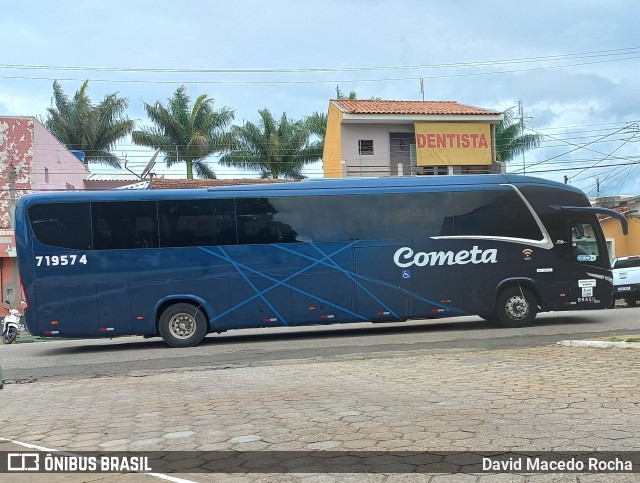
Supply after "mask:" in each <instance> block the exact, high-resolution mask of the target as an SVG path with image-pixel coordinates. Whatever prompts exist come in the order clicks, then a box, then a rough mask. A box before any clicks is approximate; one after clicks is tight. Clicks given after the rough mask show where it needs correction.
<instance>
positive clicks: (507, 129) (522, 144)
mask: <svg viewBox="0 0 640 483" xmlns="http://www.w3.org/2000/svg"><path fill="white" fill-rule="evenodd" d="M523 131H524V127H523V126H522V124H521V123H520V122H518V121H516V119H515V115H514V113H513V109H511V108H510V109H507V110H506V111H504V118H503V119H502V121H500V122H499V123H497V124H496V161H498V162H503V163H506V162H507V161H511V160H512V159H513V158H515V157H516V156H518V155H519V154H523V153H524V152H526V151H529V150H530V149H533V148H537V147H538V146H540V142H541V141H542V138H543V136H542V135H540V134H524V132H523Z"/></svg>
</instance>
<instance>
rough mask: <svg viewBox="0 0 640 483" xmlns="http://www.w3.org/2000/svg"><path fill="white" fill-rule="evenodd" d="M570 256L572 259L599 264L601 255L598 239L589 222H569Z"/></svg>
mask: <svg viewBox="0 0 640 483" xmlns="http://www.w3.org/2000/svg"><path fill="white" fill-rule="evenodd" d="M571 257H572V258H573V260H575V261H578V262H583V263H589V264H593V265H597V266H600V265H601V264H602V263H601V256H600V250H599V249H598V240H597V238H596V234H595V230H594V228H593V225H591V223H588V222H585V223H582V222H574V223H572V224H571Z"/></svg>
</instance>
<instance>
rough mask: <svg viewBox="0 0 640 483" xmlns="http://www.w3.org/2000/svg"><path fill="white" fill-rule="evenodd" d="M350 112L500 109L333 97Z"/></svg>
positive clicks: (485, 111)
mask: <svg viewBox="0 0 640 483" xmlns="http://www.w3.org/2000/svg"><path fill="white" fill-rule="evenodd" d="M332 102H335V103H336V104H337V105H338V106H339V107H340V108H341V109H342V110H343V111H345V112H346V113H348V114H427V115H428V114H431V115H441V114H451V115H482V114H485V115H497V114H502V112H500V111H492V110H489V109H481V108H479V107H474V106H466V105H464V104H458V103H457V102H456V101H382V100H375V99H370V100H359V99H333V100H332Z"/></svg>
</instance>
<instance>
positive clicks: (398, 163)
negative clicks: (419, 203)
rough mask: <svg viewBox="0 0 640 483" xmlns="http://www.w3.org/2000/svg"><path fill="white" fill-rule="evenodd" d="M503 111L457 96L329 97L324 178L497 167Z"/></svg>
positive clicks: (493, 169)
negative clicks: (435, 98)
mask: <svg viewBox="0 0 640 483" xmlns="http://www.w3.org/2000/svg"><path fill="white" fill-rule="evenodd" d="M503 117H504V116H503V113H502V112H498V111H492V110H488V109H481V108H478V107H473V106H466V105H464V104H458V103H457V102H453V101H383V100H375V99H370V100H356V99H334V100H331V101H329V111H328V114H327V130H326V134H325V140H324V153H323V168H324V177H325V178H342V177H352V176H356V177H357V176H403V175H404V176H408V175H412V174H472V173H473V174H479V173H499V172H502V166H501V165H500V164H498V163H496V161H495V125H496V123H498V122H499V121H501V120H502V119H503Z"/></svg>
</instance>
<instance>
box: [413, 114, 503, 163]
mask: <svg viewBox="0 0 640 483" xmlns="http://www.w3.org/2000/svg"><path fill="white" fill-rule="evenodd" d="M414 126H415V131H416V158H417V159H416V163H417V165H418V166H466V165H486V164H491V160H492V156H491V130H490V125H489V124H488V123H462V122H455V123H454V122H440V123H431V122H416V123H415V124H414Z"/></svg>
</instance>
